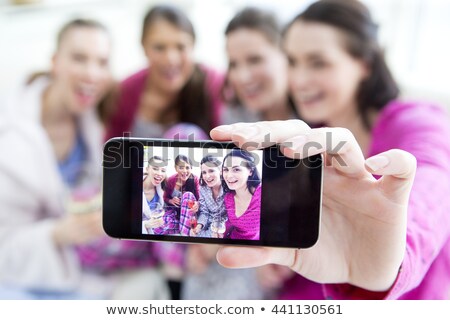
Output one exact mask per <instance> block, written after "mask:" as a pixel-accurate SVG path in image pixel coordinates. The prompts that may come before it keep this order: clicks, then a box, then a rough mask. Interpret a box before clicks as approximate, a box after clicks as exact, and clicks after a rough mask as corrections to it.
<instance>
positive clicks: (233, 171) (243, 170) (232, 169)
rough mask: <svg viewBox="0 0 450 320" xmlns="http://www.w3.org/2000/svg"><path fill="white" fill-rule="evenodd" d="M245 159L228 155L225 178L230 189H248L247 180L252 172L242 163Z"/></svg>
mask: <svg viewBox="0 0 450 320" xmlns="http://www.w3.org/2000/svg"><path fill="white" fill-rule="evenodd" d="M243 161H245V160H243V159H242V158H240V157H228V158H227V159H226V161H225V163H224V166H223V173H222V174H223V179H224V180H225V183H226V184H227V186H228V188H229V189H230V190H235V191H236V190H245V189H247V180H248V178H249V177H250V176H251V174H252V172H251V170H250V169H248V168H247V167H245V166H243V165H242V162H243Z"/></svg>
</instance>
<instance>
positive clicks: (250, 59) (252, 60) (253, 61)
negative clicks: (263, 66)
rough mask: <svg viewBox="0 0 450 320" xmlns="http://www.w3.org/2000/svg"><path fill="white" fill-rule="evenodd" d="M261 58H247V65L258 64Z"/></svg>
mask: <svg viewBox="0 0 450 320" xmlns="http://www.w3.org/2000/svg"><path fill="white" fill-rule="evenodd" d="M262 60H263V59H262V58H261V57H260V56H251V57H249V58H248V63H249V64H259V63H261V62H262Z"/></svg>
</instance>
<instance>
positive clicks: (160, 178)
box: [153, 177, 163, 183]
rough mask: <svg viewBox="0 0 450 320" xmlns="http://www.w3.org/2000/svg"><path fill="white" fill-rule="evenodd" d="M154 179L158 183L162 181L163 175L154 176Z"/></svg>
mask: <svg viewBox="0 0 450 320" xmlns="http://www.w3.org/2000/svg"><path fill="white" fill-rule="evenodd" d="M153 180H154V181H155V182H156V183H161V182H162V180H163V179H162V177H153Z"/></svg>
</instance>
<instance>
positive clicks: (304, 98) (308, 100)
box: [298, 93, 325, 105]
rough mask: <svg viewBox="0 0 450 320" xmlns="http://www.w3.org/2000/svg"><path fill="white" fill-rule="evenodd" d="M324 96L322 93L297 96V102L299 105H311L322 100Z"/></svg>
mask: <svg viewBox="0 0 450 320" xmlns="http://www.w3.org/2000/svg"><path fill="white" fill-rule="evenodd" d="M324 96H325V95H324V94H323V93H315V94H307V95H306V94H304V95H299V99H298V101H299V102H300V104H301V105H311V104H314V103H316V102H318V101H320V100H322V99H323V97H324Z"/></svg>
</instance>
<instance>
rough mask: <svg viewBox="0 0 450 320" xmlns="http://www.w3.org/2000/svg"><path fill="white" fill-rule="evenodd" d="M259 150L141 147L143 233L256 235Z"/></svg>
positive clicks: (261, 184) (251, 237)
mask: <svg viewBox="0 0 450 320" xmlns="http://www.w3.org/2000/svg"><path fill="white" fill-rule="evenodd" d="M262 155H263V152H262V151H261V150H256V151H253V152H249V151H244V150H240V149H232V150H226V151H225V152H220V153H217V152H216V153H214V154H212V153H211V154H208V153H205V150H204V149H203V148H175V147H157V146H155V147H149V146H145V147H144V159H143V165H142V167H143V195H142V199H143V202H142V226H143V227H142V233H143V234H157V235H175V236H190V237H203V238H225V239H240V240H259V239H260V221H261V189H262V188H264V182H263V181H262V179H261V172H262V161H261V159H262ZM161 194H162V195H163V196H162V199H161Z"/></svg>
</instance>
